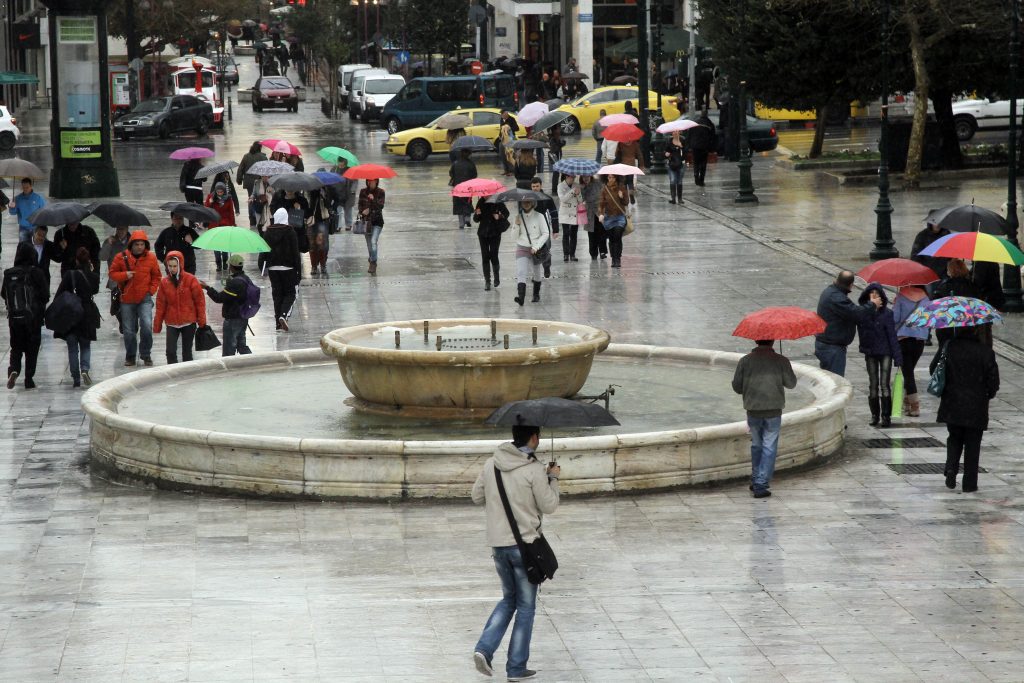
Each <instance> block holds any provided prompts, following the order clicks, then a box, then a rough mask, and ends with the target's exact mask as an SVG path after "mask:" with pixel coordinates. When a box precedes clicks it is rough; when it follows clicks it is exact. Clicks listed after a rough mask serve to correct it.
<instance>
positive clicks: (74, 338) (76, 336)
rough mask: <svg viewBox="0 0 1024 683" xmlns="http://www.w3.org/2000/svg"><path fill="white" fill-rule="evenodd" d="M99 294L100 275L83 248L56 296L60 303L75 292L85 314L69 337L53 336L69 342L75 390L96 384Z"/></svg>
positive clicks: (70, 365)
mask: <svg viewBox="0 0 1024 683" xmlns="http://www.w3.org/2000/svg"><path fill="white" fill-rule="evenodd" d="M99 291H100V274H99V271H98V270H97V269H96V268H94V267H93V265H92V259H91V258H90V257H89V252H88V251H86V249H85V247H79V249H78V253H77V254H76V255H75V267H74V268H70V269H68V270H66V271H64V273H63V274H62V275H61V279H60V286H59V287H57V291H56V292H55V293H54V295H53V296H54V298H55V299H56V298H57V297H58V296H60V295H61V294H62V293H64V292H73V293H74V294H75V295H76V296H77V297H78V298H79V300H81V302H82V310H83V311H84V312H85V315H83V316H82V318H81V319H80V320H79V321H78V323H77V324H76V325H75V326H74V327H72V328H71V329H70V330H68V331H67V332H66V333H64V334H59V333H57V332H54V333H53V336H54V337H55V338H57V339H63V340H64V341H65V342H67V345H68V366H69V369H70V370H71V379H72V380H73V381H74V386H75V387H80V386H82V380H85V384H86V385H87V386H88V385H89V384H92V378H91V377H90V376H89V367H90V359H91V345H92V342H94V341H96V329H97V328H98V327H99V326H100V312H99V309H98V308H96V304H95V303H93V300H92V297H93V295H94V294H96V293H97V292H99Z"/></svg>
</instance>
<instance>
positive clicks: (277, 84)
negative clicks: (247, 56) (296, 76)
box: [260, 78, 292, 90]
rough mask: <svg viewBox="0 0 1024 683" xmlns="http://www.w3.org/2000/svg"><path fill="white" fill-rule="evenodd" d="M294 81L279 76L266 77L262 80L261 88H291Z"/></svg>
mask: <svg viewBox="0 0 1024 683" xmlns="http://www.w3.org/2000/svg"><path fill="white" fill-rule="evenodd" d="M291 87H292V82H291V81H289V80H285V79H279V78H264V79H263V80H262V81H260V89H261V90H290V89H291Z"/></svg>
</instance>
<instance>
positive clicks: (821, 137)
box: [807, 104, 828, 159]
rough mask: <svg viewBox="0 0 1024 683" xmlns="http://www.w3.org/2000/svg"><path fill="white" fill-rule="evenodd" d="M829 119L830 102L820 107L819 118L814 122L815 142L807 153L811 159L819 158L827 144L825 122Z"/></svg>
mask: <svg viewBox="0 0 1024 683" xmlns="http://www.w3.org/2000/svg"><path fill="white" fill-rule="evenodd" d="M827 120H828V104H822V105H821V106H819V107H818V120H817V121H815V122H814V142H812V143H811V151H810V153H809V154H808V155H807V157H808V158H810V159H817V158H818V157H820V156H821V148H822V147H824V146H825V122H826V121H827Z"/></svg>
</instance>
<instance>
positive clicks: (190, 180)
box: [178, 159, 203, 204]
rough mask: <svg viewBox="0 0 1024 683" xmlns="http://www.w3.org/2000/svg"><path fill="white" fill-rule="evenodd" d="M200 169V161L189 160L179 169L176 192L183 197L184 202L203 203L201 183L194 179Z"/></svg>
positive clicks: (201, 163)
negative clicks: (178, 191) (179, 192)
mask: <svg viewBox="0 0 1024 683" xmlns="http://www.w3.org/2000/svg"><path fill="white" fill-rule="evenodd" d="M202 167H203V160H202V159H189V160H188V161H186V162H185V163H184V165H182V167H181V175H180V176H178V190H180V191H181V193H182V194H184V195H185V201H186V202H192V203H193V204H202V203H203V181H202V180H200V179H198V178H196V174H197V173H199V169H201V168H202Z"/></svg>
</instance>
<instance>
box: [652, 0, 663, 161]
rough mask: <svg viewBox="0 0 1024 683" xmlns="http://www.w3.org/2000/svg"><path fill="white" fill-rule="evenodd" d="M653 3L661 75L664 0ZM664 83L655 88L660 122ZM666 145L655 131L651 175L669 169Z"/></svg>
mask: <svg viewBox="0 0 1024 683" xmlns="http://www.w3.org/2000/svg"><path fill="white" fill-rule="evenodd" d="M653 2H654V12H655V24H654V46H653V50H652V52H653V54H652V57H654V60H653V61H654V65H655V68H656V69H657V73H658V74H661V50H662V41H663V40H664V34H663V31H662V22H661V15H662V7H661V3H662V0H653ZM663 83H664V76H662V82H661V83H657V84H655V87H657V88H658V112H657V114H658V116H657V119H658V120H659V121H661V120H662V118H661V117H662V113H661V112H662V108H661V87H662V84H663ZM648 134H649V135H650V134H651V133H650V132H649V133H648ZM665 143H666V140H665V136H664V135H662V134H661V133H658V132H657V131H655V132H654V133H653V135H652V138H651V165H650V167H649V168H650V169H651V173H664V172H665V169H666V167H667V165H666V164H665Z"/></svg>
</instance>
